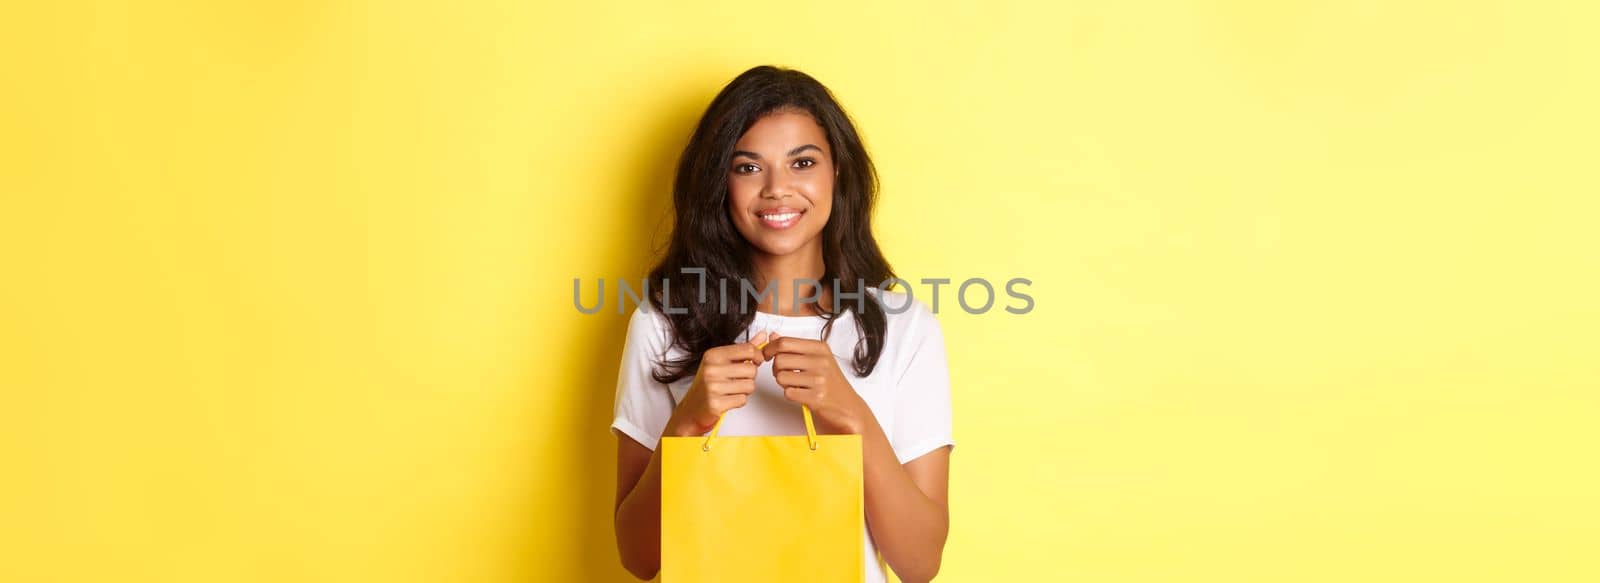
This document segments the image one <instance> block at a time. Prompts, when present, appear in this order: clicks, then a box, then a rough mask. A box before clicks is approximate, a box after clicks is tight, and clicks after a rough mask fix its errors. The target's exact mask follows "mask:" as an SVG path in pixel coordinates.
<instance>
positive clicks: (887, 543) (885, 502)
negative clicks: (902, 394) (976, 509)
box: [857, 415, 950, 583]
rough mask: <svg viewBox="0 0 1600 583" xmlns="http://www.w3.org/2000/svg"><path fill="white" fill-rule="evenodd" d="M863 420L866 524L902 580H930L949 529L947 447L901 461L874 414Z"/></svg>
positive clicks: (948, 464) (886, 558)
mask: <svg viewBox="0 0 1600 583" xmlns="http://www.w3.org/2000/svg"><path fill="white" fill-rule="evenodd" d="M863 425H864V426H863V427H862V428H861V429H860V430H859V431H857V433H860V435H861V450H862V451H861V454H862V463H863V464H864V465H865V466H866V471H865V474H864V475H863V478H865V484H864V485H865V487H866V504H867V528H868V529H869V530H871V532H872V538H873V540H874V541H875V542H876V543H877V545H878V550H879V552H881V553H883V559H884V560H885V561H887V562H888V563H889V567H890V568H892V569H894V573H895V575H898V576H899V577H900V580H901V581H904V582H906V583H921V582H923V581H930V580H932V579H933V576H934V575H936V574H938V572H939V562H940V560H941V558H942V557H943V555H944V543H945V538H946V536H947V535H948V534H949V532H950V507H949V500H948V498H947V494H948V491H949V483H950V447H949V446H945V447H941V448H939V449H936V450H933V451H931V452H928V453H927V454H925V455H923V456H921V457H918V458H917V459H914V460H911V461H909V462H906V463H905V465H901V464H900V462H899V460H898V459H896V458H895V455H894V449H893V448H892V447H890V446H889V438H888V437H887V436H885V435H884V433H883V428H882V427H879V426H878V421H877V419H875V418H873V417H872V416H871V415H868V416H867V420H866V423H864V424H863Z"/></svg>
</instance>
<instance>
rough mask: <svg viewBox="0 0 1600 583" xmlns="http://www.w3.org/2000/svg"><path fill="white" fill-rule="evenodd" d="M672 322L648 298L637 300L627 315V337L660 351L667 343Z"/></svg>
mask: <svg viewBox="0 0 1600 583" xmlns="http://www.w3.org/2000/svg"><path fill="white" fill-rule="evenodd" d="M671 327H672V323H671V322H669V321H667V317H666V315H664V314H662V313H661V311H660V310H658V309H656V307H655V306H654V305H652V304H651V303H650V302H649V301H648V300H646V301H642V302H639V304H638V305H636V306H634V307H633V312H632V313H630V314H629V316H628V338H629V339H630V340H634V341H638V342H642V343H643V344H642V345H643V346H648V347H650V349H651V350H652V351H655V352H660V351H661V349H662V347H663V346H666V345H667V338H668V335H669V332H670V331H671Z"/></svg>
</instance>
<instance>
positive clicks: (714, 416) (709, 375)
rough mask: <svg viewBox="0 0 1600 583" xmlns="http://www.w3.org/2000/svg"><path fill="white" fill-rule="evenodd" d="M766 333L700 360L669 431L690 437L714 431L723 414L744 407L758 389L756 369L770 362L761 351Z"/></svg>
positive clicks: (723, 348)
mask: <svg viewBox="0 0 1600 583" xmlns="http://www.w3.org/2000/svg"><path fill="white" fill-rule="evenodd" d="M767 336H768V335H767V333H766V332H762V333H760V334H757V335H755V337H753V338H751V339H750V341H749V342H744V343H740V344H730V345H727V346H718V347H716V348H713V349H711V350H707V351H706V353H705V355H704V356H702V357H701V358H700V370H699V371H696V372H695V375H694V382H693V383H691V384H690V385H689V391H688V393H687V394H685V395H684V396H683V402H682V403H679V404H678V408H677V409H676V410H674V411H673V412H672V420H671V421H668V423H667V427H669V428H671V429H669V431H671V432H673V433H676V434H677V435H680V436H684V437H688V436H694V435H700V434H703V433H705V432H707V431H710V430H711V428H712V426H715V425H716V424H717V420H718V419H720V418H722V414H723V413H727V412H728V411H731V410H733V409H738V408H740V407H743V406H744V404H745V402H747V401H748V400H749V398H750V393H754V392H755V390H756V368H757V367H759V366H761V363H762V362H765V361H766V356H764V355H763V354H762V353H761V350H760V349H759V348H757V347H758V346H761V344H762V343H764V342H766V341H767Z"/></svg>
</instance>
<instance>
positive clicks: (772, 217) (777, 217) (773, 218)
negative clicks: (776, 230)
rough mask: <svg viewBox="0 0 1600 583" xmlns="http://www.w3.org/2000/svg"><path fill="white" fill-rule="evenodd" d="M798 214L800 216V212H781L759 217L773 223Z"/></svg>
mask: <svg viewBox="0 0 1600 583" xmlns="http://www.w3.org/2000/svg"><path fill="white" fill-rule="evenodd" d="M798 216H800V213H783V214H778V215H761V218H763V219H766V220H769V221H772V222H775V223H781V222H784V221H787V220H789V219H792V218H795V217H798Z"/></svg>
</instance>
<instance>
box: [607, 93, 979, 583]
mask: <svg viewBox="0 0 1600 583" xmlns="http://www.w3.org/2000/svg"><path fill="white" fill-rule="evenodd" d="M876 190H877V177H876V174H875V172H874V170H873V166H872V162H871V160H870V159H869V158H868V157H867V152H866V149H865V148H864V147H863V146H862V143H861V138H860V136H858V135H857V133H856V130H855V128H854V127H853V126H852V125H851V122H850V119H849V117H848V116H847V115H846V114H845V112H844V110H843V109H841V108H840V106H839V104H838V103H837V102H835V101H834V99H833V96H832V94H830V93H829V91H828V90H827V88H825V87H823V86H822V84H821V83H818V82H817V81H816V80H815V79H813V78H811V77H810V76H808V75H806V74H804V73H801V72H799V71H794V70H788V69H779V68H774V67H765V66H763V67H756V68H754V69H750V70H749V71H746V72H744V73H743V74H741V75H739V76H738V77H737V78H735V79H734V80H733V81H732V82H731V83H729V84H728V86H727V87H724V88H723V90H722V92H721V93H719V94H718V95H717V97H716V98H715V99H714V100H712V102H711V105H710V107H709V108H707V110H706V112H705V115H704V116H702V117H701V119H700V124H699V126H698V127H697V128H696V129H695V132H694V135H693V136H692V137H691V138H690V140H689V144H688V147H686V148H685V149H684V151H683V157H682V159H681V160H680V161H679V164H678V170H677V178H676V181H675V183H674V185H673V203H674V207H675V220H674V223H673V229H672V242H671V245H670V247H669V248H668V250H667V253H666V255H665V256H664V257H663V258H662V260H661V262H660V264H658V265H656V267H655V269H653V270H652V271H651V273H650V280H651V282H652V283H651V288H652V290H654V291H653V293H652V294H650V295H649V302H647V303H643V304H641V305H640V306H639V307H638V308H636V309H635V310H634V312H633V316H632V318H631V319H630V321H629V323H628V335H627V341H626V344H625V346H624V348H623V356H622V365H621V370H620V372H619V374H618V379H617V397H616V417H615V420H614V421H613V423H612V425H611V428H612V429H613V430H614V431H615V432H616V433H617V499H616V525H615V526H616V533H617V547H618V549H619V550H620V551H621V554H622V562H623V565H624V566H625V567H627V569H628V570H629V571H630V572H632V573H633V574H634V575H636V576H638V577H639V578H641V579H649V578H651V577H653V576H655V574H656V572H657V570H658V569H659V567H660V562H661V557H660V549H661V544H660V543H661V541H660V538H661V468H660V456H659V455H658V454H657V453H655V450H656V445H657V443H658V442H659V440H660V438H661V437H663V436H695V435H704V434H705V433H706V432H708V431H709V430H710V429H711V427H712V425H713V424H715V423H716V421H717V419H718V418H719V417H720V416H721V415H722V414H723V413H725V412H728V411H730V410H733V409H738V411H736V412H734V413H733V414H730V415H728V416H727V418H726V420H725V421H724V422H723V425H722V429H721V432H720V435H803V434H804V433H805V430H804V426H803V424H802V421H801V415H800V411H799V407H800V405H802V404H804V405H807V406H809V407H810V408H811V411H812V413H813V415H814V416H815V420H816V426H817V431H818V432H820V433H835V434H858V435H861V437H862V448H863V451H862V456H863V463H864V465H865V467H864V474H863V478H864V480H865V482H864V487H865V492H864V498H865V503H866V524H864V525H863V528H864V529H865V530H866V536H865V537H864V538H865V540H866V545H865V548H864V549H863V550H862V551H863V553H865V558H866V560H865V561H864V562H865V564H866V565H867V573H866V580H867V581H884V580H885V577H886V575H885V573H884V571H883V566H882V563H880V562H879V560H878V555H879V554H880V553H881V555H882V558H883V560H884V562H887V563H888V566H889V567H890V568H892V569H894V572H895V574H896V575H898V576H899V577H900V578H901V580H903V581H907V582H916V581H928V580H930V579H932V578H933V576H934V574H935V573H937V572H938V570H939V560H940V556H941V554H942V553H943V549H944V542H945V537H946V535H947V533H948V532H949V511H948V505H947V503H946V490H947V486H948V481H949V467H950V450H951V449H952V447H953V446H954V441H953V440H952V437H951V412H950V382H949V373H948V369H947V367H946V364H945V352H944V337H943V335H942V333H941V331H940V328H939V323H938V321H937V320H935V319H934V316H933V314H932V313H931V312H930V311H929V310H928V309H927V308H926V307H925V306H924V305H923V304H921V303H920V302H917V301H915V300H914V299H913V298H911V297H909V296H908V295H906V294H901V293H895V292H889V291H885V290H883V289H881V287H878V286H883V282H886V281H890V280H891V278H892V277H893V274H892V272H891V271H890V269H889V264H888V262H887V261H886V260H885V259H884V257H883V254H882V253H881V252H880V251H879V250H878V244H877V241H876V240H875V239H874V238H873V236H872V225H871V216H872V205H873V200H874V198H875V196H876ZM685 268H688V270H686V269H685ZM700 269H703V270H704V271H703V272H701V271H698V270H700ZM663 280H667V281H669V282H670V285H667V286H662V285H661V283H662V282H663ZM702 282H704V283H703V284H702ZM720 282H726V283H725V284H723V283H720ZM813 282H820V283H821V285H813ZM724 285H725V286H726V287H725V288H724V287H723V286H724ZM743 286H748V287H749V290H745V289H744V287H743ZM885 287H886V286H885ZM663 289H665V291H666V293H663ZM723 289H726V290H727V292H726V293H723V292H722V290H723ZM747 291H748V292H755V293H746V292H747ZM762 291H770V292H771V294H770V295H766V296H764V297H761V298H760V299H759V303H757V302H756V301H755V300H754V299H753V298H754V297H755V296H757V295H759V292H762ZM835 295H837V296H838V298H840V300H839V301H837V302H835V301H834V298H835ZM741 298H751V299H747V300H744V301H741ZM810 298H816V299H817V301H815V302H812V301H807V300H809V299H810ZM746 301H748V302H749V304H748V309H741V308H742V307H743V306H745V305H746V304H745V302H746ZM669 308H670V309H669ZM763 343H764V344H765V348H761V349H758V348H757V347H758V346H761V345H762V344H763ZM774 371H777V372H776V374H774Z"/></svg>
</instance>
